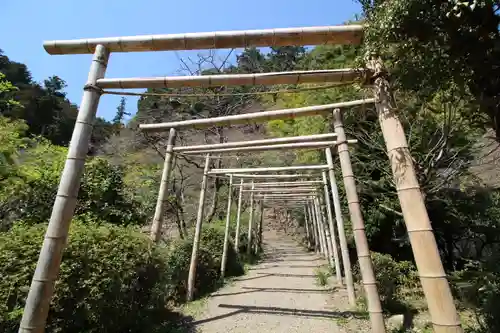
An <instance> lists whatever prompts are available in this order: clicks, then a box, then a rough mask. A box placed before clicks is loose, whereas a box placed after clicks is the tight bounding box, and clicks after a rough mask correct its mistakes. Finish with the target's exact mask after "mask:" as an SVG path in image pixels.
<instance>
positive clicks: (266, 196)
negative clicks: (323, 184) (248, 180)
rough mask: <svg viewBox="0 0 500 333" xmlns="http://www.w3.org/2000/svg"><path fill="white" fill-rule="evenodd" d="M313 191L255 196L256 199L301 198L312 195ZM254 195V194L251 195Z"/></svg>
mask: <svg viewBox="0 0 500 333" xmlns="http://www.w3.org/2000/svg"><path fill="white" fill-rule="evenodd" d="M314 194H315V191H310V192H305V193H284V194H273V193H271V194H255V197H256V198H259V199H260V198H264V199H267V198H283V199H285V198H294V197H295V198H301V197H303V196H308V195H314ZM252 195H254V193H252Z"/></svg>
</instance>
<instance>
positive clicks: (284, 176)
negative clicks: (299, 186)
mask: <svg viewBox="0 0 500 333" xmlns="http://www.w3.org/2000/svg"><path fill="white" fill-rule="evenodd" d="M233 176H234V177H237V178H253V179H258V178H263V179H290V178H309V177H318V175H317V174H307V173H303V174H290V175H251V174H237V173H235V174H233Z"/></svg>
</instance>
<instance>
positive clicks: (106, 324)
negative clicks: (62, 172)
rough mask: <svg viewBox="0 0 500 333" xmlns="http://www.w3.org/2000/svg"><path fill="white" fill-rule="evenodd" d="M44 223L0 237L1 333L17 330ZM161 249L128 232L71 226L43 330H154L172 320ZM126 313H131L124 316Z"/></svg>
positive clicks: (21, 227) (109, 227)
mask: <svg viewBox="0 0 500 333" xmlns="http://www.w3.org/2000/svg"><path fill="white" fill-rule="evenodd" d="M45 227H46V226H45V225H37V226H27V225H24V224H19V225H16V226H14V227H13V228H12V229H11V230H10V231H8V232H6V233H3V234H0V290H1V292H0V331H2V332H16V331H17V325H18V323H19V320H20V317H21V315H22V308H23V305H24V300H25V297H26V295H27V291H28V288H29V285H30V281H31V277H32V274H33V271H34V268H35V265H36V261H37V258H38V251H39V249H40V245H41V242H42V239H43V233H44V231H45ZM165 259H166V254H165V251H164V249H162V248H159V247H154V246H152V245H151V242H150V241H149V240H148V239H147V238H146V236H144V235H142V234H140V233H138V232H137V231H136V230H135V229H133V228H123V227H118V226H113V225H109V224H101V225H95V224H87V223H85V224H84V223H79V222H75V223H73V224H72V226H71V229H70V236H69V242H68V246H67V248H66V249H65V252H64V256H63V261H62V264H61V271H60V275H59V279H58V282H57V283H56V288H55V295H54V298H53V299H52V303H51V309H50V312H49V318H48V324H47V325H48V326H47V330H48V331H49V332H133V331H136V332H137V331H151V332H158V330H159V329H161V328H163V329H164V328H165V327H166V326H167V325H169V322H170V321H171V320H172V319H173V318H172V314H171V313H170V312H169V311H168V310H167V309H166V308H165V303H164V302H165V298H166V297H167V294H166V291H167V290H166V288H165V287H164V286H165V283H167V280H166V279H165V277H166V276H165V274H164V271H165V270H166V269H167V268H166V262H167V261H166V260H165ZM131 314H133V315H131Z"/></svg>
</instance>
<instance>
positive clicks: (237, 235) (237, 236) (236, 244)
mask: <svg viewBox="0 0 500 333" xmlns="http://www.w3.org/2000/svg"><path fill="white" fill-rule="evenodd" d="M231 178H232V176H231ZM242 189H243V179H242V180H241V181H240V191H239V195H238V210H237V211H236V231H235V236H234V248H235V250H236V252H237V253H238V252H240V222H241V204H242V199H243V191H242Z"/></svg>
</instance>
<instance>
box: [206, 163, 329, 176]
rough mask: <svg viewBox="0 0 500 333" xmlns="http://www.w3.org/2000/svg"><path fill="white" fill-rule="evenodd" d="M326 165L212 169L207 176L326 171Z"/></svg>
mask: <svg viewBox="0 0 500 333" xmlns="http://www.w3.org/2000/svg"><path fill="white" fill-rule="evenodd" d="M327 169H328V166H327V165H295V166H284V167H261V168H239V169H212V170H210V171H208V174H209V175H220V174H225V173H227V174H231V173H232V174H237V173H245V172H281V171H301V170H327Z"/></svg>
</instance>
